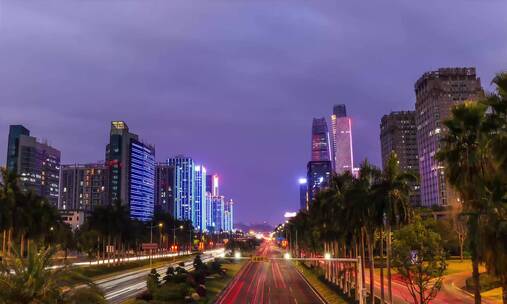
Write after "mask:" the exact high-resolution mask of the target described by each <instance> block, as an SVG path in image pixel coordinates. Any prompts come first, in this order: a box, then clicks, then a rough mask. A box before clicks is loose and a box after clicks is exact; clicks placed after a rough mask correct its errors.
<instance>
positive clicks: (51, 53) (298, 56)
mask: <svg viewBox="0 0 507 304" xmlns="http://www.w3.org/2000/svg"><path fill="white" fill-rule="evenodd" d="M175 3H176V4H174V6H172V7H171V8H172V9H170V10H169V9H162V8H167V7H168V6H166V5H163V4H160V5H159V4H151V5H146V6H142V5H139V6H138V5H134V4H132V5H124V6H122V7H120V6H116V5H114V4H111V3H109V4H100V5H99V4H98V3H95V4H90V3H88V6H86V7H84V8H86V9H76V7H74V6H73V7H70V6H66V5H57V6H51V5H48V6H47V7H44V5H42V4H33V3H32V4H30V5H29V6H25V4H22V3H5V4H4V5H3V7H2V18H3V19H2V25H3V26H2V28H0V30H1V31H2V34H3V35H2V36H1V37H0V54H1V55H2V56H1V57H0V58H2V59H0V60H1V63H2V65H3V66H4V67H5V68H4V69H3V70H2V71H0V80H1V81H0V83H1V84H0V110H1V111H2V113H4V114H3V115H2V117H0V130H2V131H1V133H0V151H7V136H8V125H10V124H22V125H24V126H26V127H27V128H28V129H30V130H31V131H32V132H31V133H32V135H33V136H35V137H37V138H38V139H39V140H41V141H44V140H46V139H47V141H48V143H49V144H50V145H51V146H54V147H56V148H57V149H59V150H60V151H61V156H62V159H61V163H62V164H69V163H91V162H95V161H97V160H101V159H103V158H104V151H103V150H104V146H105V144H106V143H107V139H108V132H109V130H108V124H109V122H110V121H111V120H115V119H120V120H125V121H128V123H129V126H130V127H131V128H132V130H135V132H136V133H137V134H140V135H141V136H142V138H143V139H145V140H146V141H147V142H149V143H151V144H153V145H155V147H156V149H157V155H156V160H157V161H164V157H167V156H171V155H176V154H180V153H182V154H186V155H190V156H192V157H193V158H195V159H199V160H200V161H202V163H204V164H207V167H208V168H207V169H208V171H209V172H215V171H217V172H220V176H221V178H222V179H223V185H224V186H223V187H224V189H223V192H224V193H227V194H228V196H230V197H233V198H234V200H235V201H237V202H238V204H237V205H236V206H235V210H234V214H235V216H236V218H237V220H236V221H237V222H246V223H250V222H263V221H264V220H267V221H268V222H270V223H272V224H274V223H277V222H280V220H282V216H283V212H284V211H286V210H291V211H292V210H297V209H298V207H299V191H298V187H299V185H298V178H299V177H301V176H305V175H306V166H305V164H306V162H307V161H308V155H309V147H308V141H309V136H310V132H309V130H310V127H311V118H312V117H321V116H324V115H326V116H327V115H328V114H329V112H330V111H329V109H330V108H331V107H332V106H333V105H334V104H338V103H344V104H346V105H347V108H348V109H347V110H348V115H349V116H350V117H352V118H353V122H354V124H353V133H354V159H355V160H354V161H355V165H356V166H357V164H358V163H359V162H360V161H362V160H363V159H364V158H365V157H367V158H368V159H369V160H370V161H372V162H373V163H374V164H376V165H379V166H380V164H381V162H380V143H379V140H378V138H379V130H378V123H379V121H380V118H381V117H382V115H384V114H387V113H390V112H391V111H399V110H403V111H405V110H414V104H415V94H414V84H415V82H416V80H417V79H418V78H419V77H420V76H421V75H422V74H423V73H425V72H428V71H432V70H435V69H438V68H440V67H454V66H457V67H466V66H474V67H476V68H477V73H478V76H479V77H481V80H482V84H483V86H484V87H485V89H489V82H490V80H491V78H492V77H493V75H494V74H495V73H497V72H500V71H501V70H499V68H498V67H506V66H507V59H506V56H505V54H506V53H507V44H506V42H504V41H500V39H495V38H494V37H503V36H506V35H507V24H506V22H507V21H505V20H504V19H502V18H501V13H502V12H503V11H505V9H507V7H506V5H507V4H505V3H502V2H491V3H474V2H466V5H463V2H457V1H449V2H448V3H440V2H429V3H428V2H427V3H418V4H415V3H414V4H413V5H412V6H411V7H407V6H404V5H403V4H394V5H393V7H390V8H389V10H386V9H385V8H383V7H382V5H381V4H372V5H373V9H372V13H369V12H365V11H364V10H362V9H360V8H361V4H340V5H338V4H336V5H329V6H328V5H324V4H321V5H320V6H319V5H318V4H316V5H313V6H312V5H308V4H303V3H302V2H295V3H294V4H291V5H290V6H289V5H283V4H277V5H275V6H274V7H269V8H262V6H261V5H256V4H249V5H239V4H238V5H234V6H230V5H224V4H223V3H220V4H214V5H210V4H203V5H201V6H200V7H193V8H192V12H193V13H192V14H196V15H195V16H202V18H199V19H198V20H199V23H200V24H201V25H197V24H195V23H193V22H191V21H189V20H192V19H193V18H188V20H182V18H178V16H179V15H183V13H185V12H188V11H189V10H190V9H191V7H190V5H189V4H185V3H183V2H175ZM456 5H460V6H461V7H462V9H460V14H459V15H457V16H448V15H447V11H448V10H449V9H450V8H452V7H454V6H456ZM377 6H378V7H377ZM156 7H159V8H160V9H153V8H156ZM479 7H480V8H481V11H482V12H483V13H482V14H477V13H476V12H477V10H478V8H479ZM71 8H72V9H71ZM281 10H284V11H287V10H288V11H292V12H294V13H295V14H297V16H299V17H298V18H294V17H291V16H292V15H291V14H285V15H282V16H280V14H278V13H277V12H280V11H281ZM377 10H380V12H382V13H381V14H377V13H375V14H373V12H375V11H377ZM341 11H343V13H342V12H341ZM112 12H116V13H117V14H113V13H112ZM416 12H417V14H416ZM78 14H79V16H81V18H75V16H77V15H78ZM238 14H239V16H240V17H237V16H238ZM91 16H93V18H91ZM241 16H242V17H244V18H241ZM342 17H345V18H342ZM218 18H219V19H221V20H222V21H221V22H218V23H217V22H216V21H217V19H218ZM256 18H264V19H262V20H264V21H265V22H261V23H260V24H259V23H258V22H256V21H255V20H256ZM406 19H411V20H414V22H411V23H407V22H405V20H406ZM131 20H147V22H143V24H134V25H132V24H131ZM428 20H434V21H433V22H432V23H431V24H430V22H429V21H428ZM460 20H467V22H460ZM471 21H473V22H471ZM97 24H99V25H101V26H96V25H97ZM174 24H176V25H177V26H175V27H173V26H171V25H174ZM210 24H211V25H212V26H211V27H209V26H208V25H210ZM230 24H237V25H236V26H235V27H236V28H242V29H243V31H242V32H239V31H235V30H231V29H230ZM202 25H204V26H202ZM372 26H375V27H376V28H377V29H378V32H376V33H375V35H374V36H373V35H371V33H370V31H369V28H370V27H372ZM132 27H133V28H134V29H135V30H133V31H129V30H127V31H126V30H125V29H130V28H132ZM99 28H100V29H99ZM171 28H175V29H174V30H171ZM204 28H206V31H204ZM435 28H439V30H438V31H437V32H438V34H437V35H435V31H436V30H435ZM482 28H495V29H498V30H495V31H492V32H493V33H489V31H484V30H482ZM183 30H184V31H185V33H186V35H185V36H181V35H179V34H178V33H179V32H181V31H183ZM125 32H130V33H140V34H139V35H136V34H130V35H128V36H125ZM204 33H206V34H207V35H204ZM75 39H78V40H79V41H82V43H78V44H76V43H75V41H76V40H75ZM201 39H204V42H202V41H201ZM48 41H49V43H48ZM179 45H181V46H182V47H179ZM141 46H142V47H141ZM434 46H443V47H439V48H435V47H434ZM470 46H473V48H472V47H470ZM379 48H382V49H384V50H385V52H384V53H383V55H382V58H380V57H378V54H376V52H377V51H378V50H379ZM256 49H262V50H264V51H262V52H260V51H256ZM436 49H437V50H436ZM34 50H38V52H35V51H34ZM286 54H289V55H288V56H286ZM105 59H108V60H107V61H106V60H105ZM138 62H139V63H138ZM393 70H394V71H393ZM298 71H302V72H301V73H299V72H298ZM387 72H392V73H391V74H390V76H389V77H379V75H382V74H384V73H387ZM254 79H255V80H256V81H257V82H256V85H255V86H252V85H251V83H252V82H253V80H254ZM259 88H260V89H259ZM365 88H368V89H367V90H366V89H365ZM188 121H192V123H191V124H189V123H187V122H188ZM258 121H262V122H263V123H262V124H259V123H258ZM203 146H204V147H208V149H206V150H202V147H203ZM258 147H266V148H267V149H266V150H265V151H259V150H258ZM268 148H269V149H268ZM287 155H289V156H290V157H286V156H287ZM0 164H1V165H5V159H4V158H2V159H1V161H0ZM268 173H269V174H268ZM252 177H254V178H252ZM251 187H254V188H255V189H259V191H261V192H260V196H262V197H269V200H268V201H266V202H259V200H258V196H257V195H256V197H255V198H252V197H253V196H252V195H251V192H250V191H249V189H250V188H251ZM267 206H269V207H270V208H271V210H273V211H272V212H270V214H266V213H265V212H264V211H265V209H266V207H267ZM249 217H252V220H250V219H249Z"/></svg>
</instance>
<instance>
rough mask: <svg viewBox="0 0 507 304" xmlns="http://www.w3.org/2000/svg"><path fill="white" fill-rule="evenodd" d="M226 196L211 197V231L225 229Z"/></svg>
mask: <svg viewBox="0 0 507 304" xmlns="http://www.w3.org/2000/svg"><path fill="white" fill-rule="evenodd" d="M224 211H225V197H224V196H222V195H218V196H213V197H212V199H211V220H212V222H211V229H210V230H211V231H212V232H215V233H217V232H221V231H224V230H225V229H224V228H225V227H224Z"/></svg>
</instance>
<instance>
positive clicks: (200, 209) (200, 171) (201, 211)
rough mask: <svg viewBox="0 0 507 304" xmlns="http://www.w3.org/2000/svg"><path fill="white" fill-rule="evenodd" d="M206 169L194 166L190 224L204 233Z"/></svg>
mask: <svg viewBox="0 0 507 304" xmlns="http://www.w3.org/2000/svg"><path fill="white" fill-rule="evenodd" d="M206 207H207V206H206V167H204V166H195V199H194V209H193V213H192V214H193V218H192V223H193V225H194V228H196V229H198V230H200V231H206V219H207V217H206V211H207V210H206V209H207V208H206Z"/></svg>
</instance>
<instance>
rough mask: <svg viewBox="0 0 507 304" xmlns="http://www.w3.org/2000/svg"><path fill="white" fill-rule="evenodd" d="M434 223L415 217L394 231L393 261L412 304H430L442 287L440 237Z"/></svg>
mask: <svg viewBox="0 0 507 304" xmlns="http://www.w3.org/2000/svg"><path fill="white" fill-rule="evenodd" d="M432 227H434V223H429V222H428V221H426V222H423V221H422V220H421V218H420V217H419V216H416V217H415V220H414V221H413V222H412V223H411V224H409V225H407V226H404V227H402V228H400V229H399V230H398V231H395V232H394V242H393V262H394V263H395V265H396V268H397V269H398V272H399V274H400V275H401V276H402V278H403V282H404V283H405V285H406V286H407V289H408V291H409V292H410V295H411V296H412V299H413V303H414V304H427V303H430V301H432V300H433V299H434V298H435V297H436V295H437V294H438V292H439V291H440V288H441V287H442V276H443V274H444V271H445V268H446V263H445V253H444V250H443V246H442V244H441V238H440V235H439V234H438V233H437V232H435V231H433V229H432Z"/></svg>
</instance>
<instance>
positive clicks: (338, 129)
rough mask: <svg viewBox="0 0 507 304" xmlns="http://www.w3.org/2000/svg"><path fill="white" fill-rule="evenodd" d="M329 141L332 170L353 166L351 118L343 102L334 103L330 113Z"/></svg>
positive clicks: (342, 171)
mask: <svg viewBox="0 0 507 304" xmlns="http://www.w3.org/2000/svg"><path fill="white" fill-rule="evenodd" d="M331 133H332V134H331V143H332V153H331V155H332V162H333V167H334V168H333V170H334V171H335V172H336V173H337V174H341V173H344V172H345V171H349V172H351V173H352V170H353V168H354V156H353V155H354V154H353V151H352V120H351V119H350V117H347V110H346V107H345V105H344V104H339V105H335V106H334V108H333V115H331Z"/></svg>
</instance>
